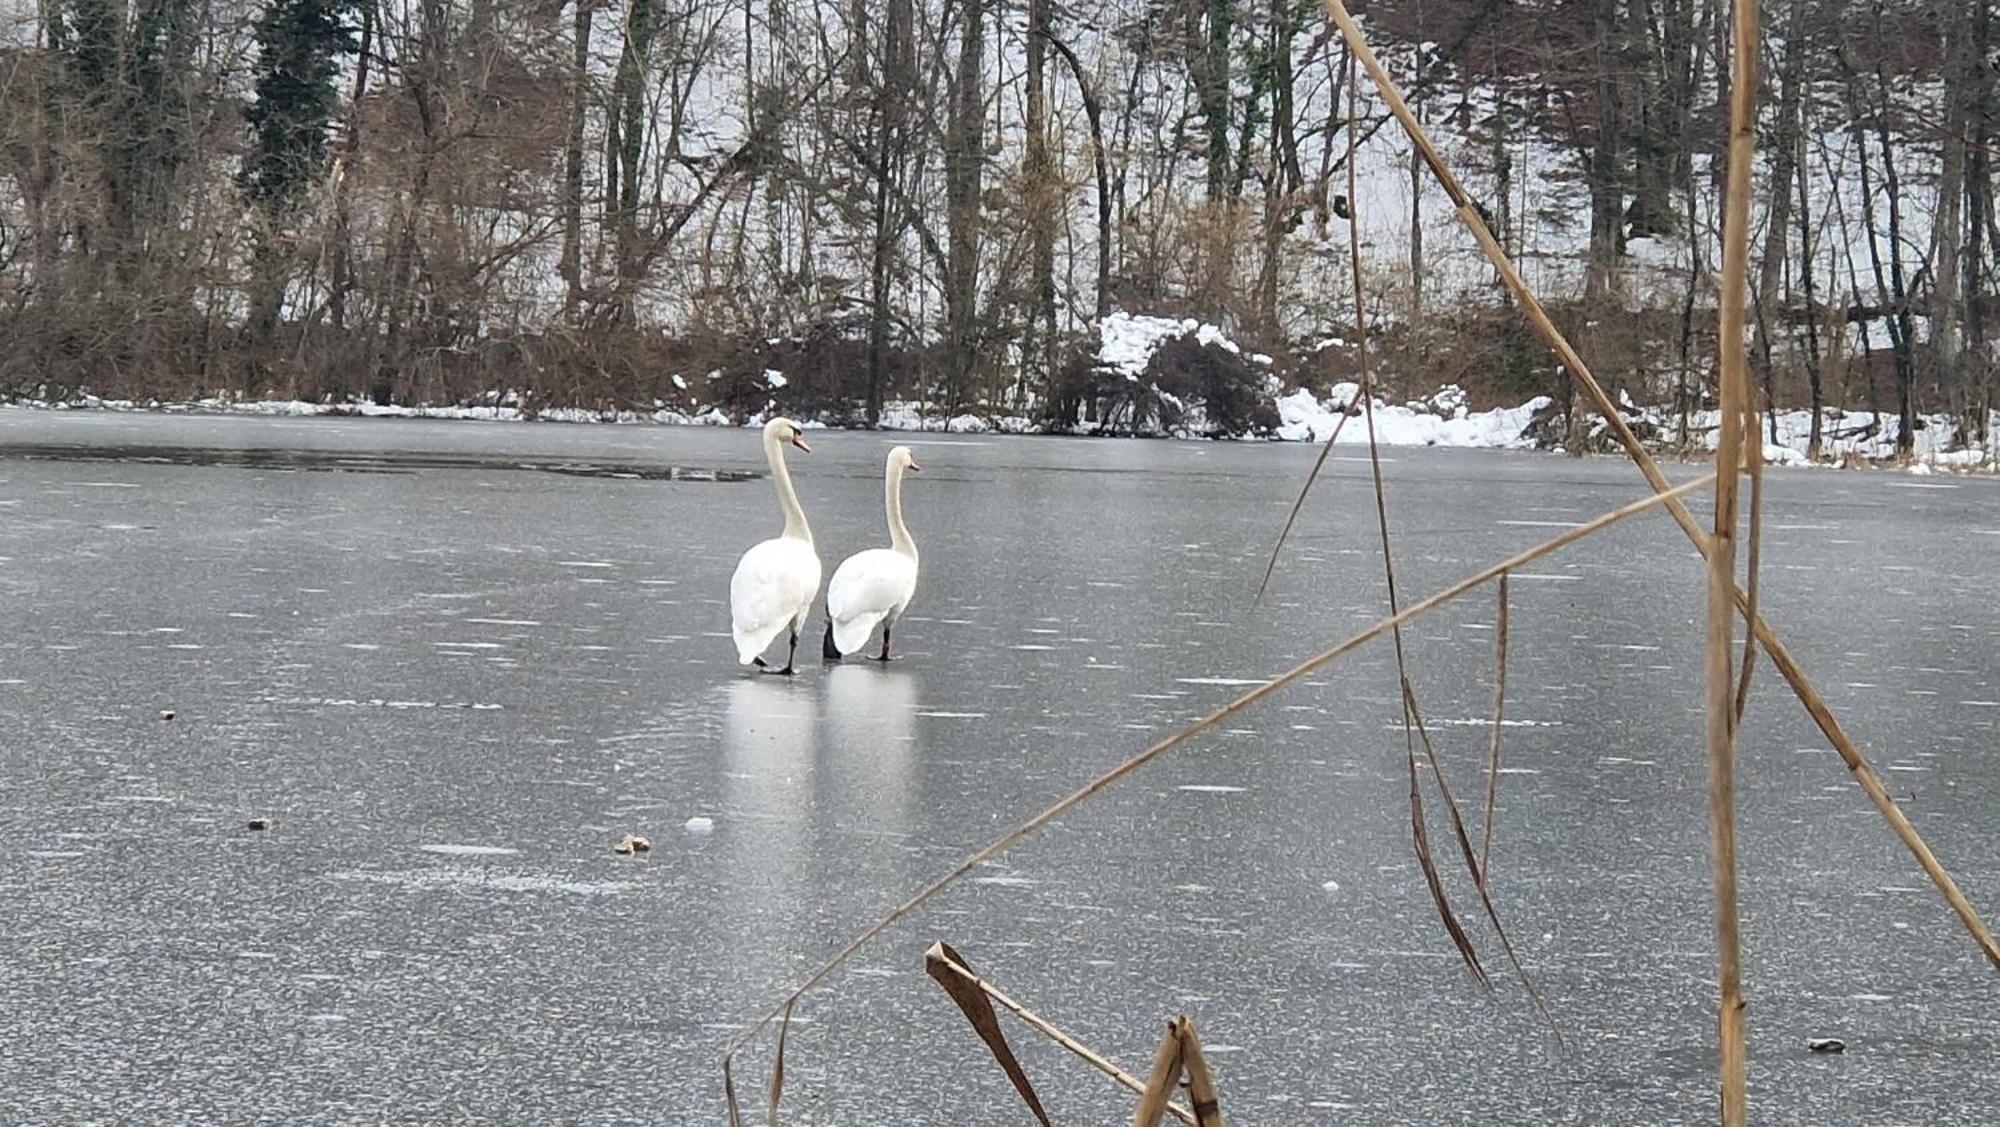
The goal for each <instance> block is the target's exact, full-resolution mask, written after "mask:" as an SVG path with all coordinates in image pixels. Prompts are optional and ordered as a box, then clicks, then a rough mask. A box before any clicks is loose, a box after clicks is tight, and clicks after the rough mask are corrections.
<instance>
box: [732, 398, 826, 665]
mask: <svg viewBox="0 0 2000 1127" xmlns="http://www.w3.org/2000/svg"><path fill="white" fill-rule="evenodd" d="M786 442H789V443H791V444H792V445H793V446H796V447H798V448H799V449H801V450H803V451H805V452H806V453H808V454H810V453H812V447H810V446H807V445H806V440H805V435H804V432H803V431H801V430H800V429H799V424H797V423H795V422H793V421H792V420H790V419H772V420H771V421H770V422H768V423H765V424H764V457H765V458H766V459H768V460H769V461H770V463H771V481H772V483H773V484H774V485H776V487H777V490H778V507H779V508H780V509H782V510H784V514H785V531H784V532H782V533H780V534H778V535H777V536H774V537H772V538H771V539H769V540H766V541H764V542H763V543H761V544H758V545H757V546H755V547H753V548H751V549H750V550H749V551H747V552H745V553H743V558H742V560H740V561H738V563H737V564H736V574H735V575H734V576H731V577H730V580H729V617H730V632H731V633H732V634H733V635H734V636H735V638H736V660H737V661H739V662H741V663H742V664H744V665H751V664H755V665H757V666H758V667H760V668H762V667H764V658H763V656H762V655H763V653H764V651H765V650H766V649H767V648H769V647H770V645H771V643H772V642H773V641H775V640H776V639H777V637H778V635H779V633H781V632H782V631H783V630H784V629H785V627H786V626H787V625H789V626H790V627H791V630H792V642H791V649H790V650H788V651H787V652H786V654H785V667H784V668H783V669H780V670H778V672H780V673H790V672H791V671H792V655H793V654H794V653H796V652H797V651H798V648H799V630H800V629H801V628H803V627H804V626H805V624H806V616H807V615H809V614H811V613H812V605H813V599H814V597H816V596H817V595H818V594H819V571H820V567H819V553H818V552H817V551H814V550H813V537H812V529H811V528H809V527H808V526H807V525H806V514H805V510H804V509H801V508H799V495H798V494H797V493H796V492H794V491H793V490H792V475H791V472H790V471H789V470H787V469H786V468H785V448H784V445H783V444H784V443H786Z"/></svg>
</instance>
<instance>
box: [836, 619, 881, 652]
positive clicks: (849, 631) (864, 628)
mask: <svg viewBox="0 0 2000 1127" xmlns="http://www.w3.org/2000/svg"><path fill="white" fill-rule="evenodd" d="M881 621H882V616H881V615H879V614H864V615H860V616H858V617H855V618H850V619H846V620H845V621H842V620H839V619H836V620H834V622H833V644H834V647H835V648H836V649H838V650H839V651H840V652H841V653H844V654H851V653H860V652H861V651H862V650H863V649H865V648H866V647H867V645H868V635H870V634H873V633H874V632H875V625H876V624H877V623H879V622H881Z"/></svg>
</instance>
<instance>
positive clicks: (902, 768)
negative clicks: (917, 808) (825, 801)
mask: <svg viewBox="0 0 2000 1127" xmlns="http://www.w3.org/2000/svg"><path fill="white" fill-rule="evenodd" d="M825 684H826V712H827V717H826V721H827V741H828V742H827V767H828V773H827V779H828V789H829V790H831V791H835V792H838V793H839V794H840V795H841V798H840V799H839V800H837V801H836V804H835V805H836V807H837V808H838V809H845V810H866V811H868V820H869V822H870V823H871V824H870V828H871V829H872V830H875V831H878V832H885V833H902V832H905V831H907V830H908V829H909V826H908V825H907V824H906V821H905V818H906V815H907V814H908V809H907V806H908V799H909V795H910V791H911V788H912V787H913V786H914V785H915V784H916V780H915V778H914V777H913V771H914V768H915V763H914V759H915V751H916V746H917V737H916V731H915V729H916V712H917V675H916V674H915V673H913V672H911V671H909V670H907V669H898V668H884V667H883V666H881V665H879V664H876V663H873V662H871V663H869V664H868V665H865V666H864V665H841V666H835V667H834V668H831V669H829V670H827V673H826V682H825Z"/></svg>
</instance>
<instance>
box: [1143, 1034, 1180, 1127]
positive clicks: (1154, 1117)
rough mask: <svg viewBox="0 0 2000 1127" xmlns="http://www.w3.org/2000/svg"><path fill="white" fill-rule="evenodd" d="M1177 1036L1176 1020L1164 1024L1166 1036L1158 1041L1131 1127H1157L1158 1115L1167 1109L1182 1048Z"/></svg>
mask: <svg viewBox="0 0 2000 1127" xmlns="http://www.w3.org/2000/svg"><path fill="white" fill-rule="evenodd" d="M1180 1034H1181V1031H1180V1022H1179V1021H1169V1022H1167V1035H1166V1036H1164V1037H1162V1038H1160V1048H1159V1051H1157V1052H1155V1053H1154V1054H1153V1068H1152V1070H1151V1071H1150V1072H1148V1073H1147V1074H1146V1086H1145V1088H1144V1089H1142V1090H1141V1091H1140V1093H1139V1110H1138V1113H1137V1114H1135V1115H1133V1117H1132V1124H1133V1127H1159V1123H1160V1116H1161V1115H1163V1114H1165V1113H1166V1110H1167V1097H1169V1096H1171V1095H1173V1093H1174V1088H1175V1087H1177V1086H1178V1085H1179V1084H1180V1080H1181V1065H1182V1064H1183V1063H1184V1053H1185V1049H1184V1047H1183V1046H1182V1044H1181V1036H1180Z"/></svg>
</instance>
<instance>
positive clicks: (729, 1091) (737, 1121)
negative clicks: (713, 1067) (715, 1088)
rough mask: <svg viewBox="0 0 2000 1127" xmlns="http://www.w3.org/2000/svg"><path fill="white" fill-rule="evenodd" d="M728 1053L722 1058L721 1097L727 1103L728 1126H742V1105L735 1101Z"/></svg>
mask: <svg viewBox="0 0 2000 1127" xmlns="http://www.w3.org/2000/svg"><path fill="white" fill-rule="evenodd" d="M733 1056H735V1054H734V1053H729V1054H726V1055H724V1056H723V1058H722V1099H723V1102H725V1103H727V1104H728V1105H729V1127H743V1107H742V1105H741V1104H738V1103H737V1102H736V1080H735V1078H734V1077H732V1076H731V1075H730V1074H729V1061H730V1058H731V1057H733Z"/></svg>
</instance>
